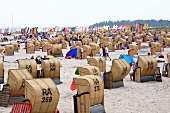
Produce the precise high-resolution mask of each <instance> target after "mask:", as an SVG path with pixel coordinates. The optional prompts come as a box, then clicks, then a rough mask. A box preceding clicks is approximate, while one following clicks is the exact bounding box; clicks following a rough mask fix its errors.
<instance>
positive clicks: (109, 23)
mask: <svg viewBox="0 0 170 113" xmlns="http://www.w3.org/2000/svg"><path fill="white" fill-rule="evenodd" d="M135 23H136V24H148V26H149V27H170V21H169V20H162V19H160V20H154V19H152V20H134V21H130V20H121V21H103V22H100V23H95V24H93V25H91V26H90V27H91V28H93V27H98V26H114V25H118V26H121V25H122V26H124V25H125V24H130V25H131V26H132V25H134V24H135Z"/></svg>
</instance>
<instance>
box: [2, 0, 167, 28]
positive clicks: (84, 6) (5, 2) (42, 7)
mask: <svg viewBox="0 0 170 113" xmlns="http://www.w3.org/2000/svg"><path fill="white" fill-rule="evenodd" d="M0 9H1V12H0V28H7V27H8V26H9V27H10V26H12V15H13V26H14V27H49V26H50V27H53V26H59V27H67V26H69V27H73V26H89V25H92V24H95V23H98V22H101V21H109V20H111V21H117V20H136V19H143V20H145V19H156V20H159V19H166V20H170V0H0Z"/></svg>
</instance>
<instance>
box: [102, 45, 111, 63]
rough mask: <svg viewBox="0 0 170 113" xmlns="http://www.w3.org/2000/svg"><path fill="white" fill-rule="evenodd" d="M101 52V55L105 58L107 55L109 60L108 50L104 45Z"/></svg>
mask: <svg viewBox="0 0 170 113" xmlns="http://www.w3.org/2000/svg"><path fill="white" fill-rule="evenodd" d="M102 53H103V57H104V58H105V59H106V60H107V57H109V59H110V61H111V58H110V56H109V51H108V48H107V47H106V45H105V46H104V47H102Z"/></svg>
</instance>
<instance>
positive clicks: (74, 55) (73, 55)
mask: <svg viewBox="0 0 170 113" xmlns="http://www.w3.org/2000/svg"><path fill="white" fill-rule="evenodd" d="M66 56H71V57H76V56H77V48H74V49H72V50H70V51H69V52H68V53H67V54H66Z"/></svg>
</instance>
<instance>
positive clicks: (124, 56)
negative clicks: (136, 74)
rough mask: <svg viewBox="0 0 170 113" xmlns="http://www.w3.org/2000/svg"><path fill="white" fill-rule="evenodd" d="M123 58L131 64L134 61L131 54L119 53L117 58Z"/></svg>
mask: <svg viewBox="0 0 170 113" xmlns="http://www.w3.org/2000/svg"><path fill="white" fill-rule="evenodd" d="M122 58H124V59H125V60H126V62H127V63H129V64H131V63H135V62H134V60H133V58H132V57H131V56H128V55H125V54H120V56H119V59H122Z"/></svg>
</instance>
